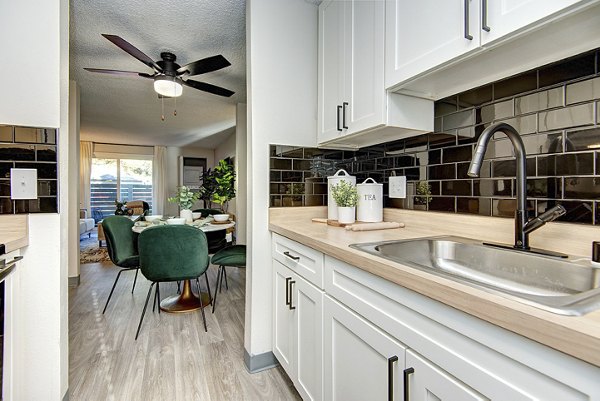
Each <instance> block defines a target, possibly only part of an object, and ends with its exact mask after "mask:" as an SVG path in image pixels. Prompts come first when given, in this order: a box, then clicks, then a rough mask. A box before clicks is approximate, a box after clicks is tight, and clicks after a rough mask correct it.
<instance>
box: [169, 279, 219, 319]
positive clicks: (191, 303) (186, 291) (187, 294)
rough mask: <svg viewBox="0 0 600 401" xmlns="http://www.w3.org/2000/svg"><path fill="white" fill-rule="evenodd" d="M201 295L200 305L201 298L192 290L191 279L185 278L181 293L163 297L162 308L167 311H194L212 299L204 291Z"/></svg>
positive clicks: (208, 303) (206, 304)
mask: <svg viewBox="0 0 600 401" xmlns="http://www.w3.org/2000/svg"><path fill="white" fill-rule="evenodd" d="M200 296H201V297H202V306H200V298H199V297H198V296H197V295H196V294H194V292H193V291H192V284H191V281H190V280H185V281H184V282H183V289H182V290H181V294H179V295H173V296H172V297H168V298H165V299H163V300H162V301H161V302H160V310H162V311H165V312H167V313H185V312H193V311H196V310H198V309H200V308H201V307H206V306H208V305H210V303H211V299H210V294H209V293H207V292H202V293H201V294H200Z"/></svg>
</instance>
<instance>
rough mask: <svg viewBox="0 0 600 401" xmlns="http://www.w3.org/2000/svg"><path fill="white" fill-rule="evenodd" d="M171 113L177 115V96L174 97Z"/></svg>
mask: <svg viewBox="0 0 600 401" xmlns="http://www.w3.org/2000/svg"><path fill="white" fill-rule="evenodd" d="M173 115H174V116H176V115H177V98H175V108H174V109H173Z"/></svg>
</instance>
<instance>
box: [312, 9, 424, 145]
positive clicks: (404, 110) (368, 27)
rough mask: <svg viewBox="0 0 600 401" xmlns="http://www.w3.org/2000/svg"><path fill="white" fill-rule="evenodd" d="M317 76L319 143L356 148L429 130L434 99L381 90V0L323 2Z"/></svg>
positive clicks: (382, 74) (383, 60)
mask: <svg viewBox="0 0 600 401" xmlns="http://www.w3.org/2000/svg"><path fill="white" fill-rule="evenodd" d="M318 75H319V82H318V86H319V96H318V103H319V105H318V110H319V111H318V127H319V132H318V142H319V145H329V146H335V145H338V146H341V147H351V148H356V147H360V146H368V145H372V144H375V143H381V142H385V141H388V140H392V139H398V138H399V137H406V136H411V135H418V134H420V133H422V132H427V131H431V130H432V129H433V122H432V121H433V103H432V102H430V101H423V99H418V98H414V97H411V96H406V95H399V94H389V93H387V92H386V90H385V2H384V1H361V0H351V1H332V0H330V1H324V2H323V3H321V5H320V6H319V66H318ZM384 128H391V130H387V131H386V132H381V130H382V129H384ZM375 130H377V131H378V132H377V134H375V135H373V131H375Z"/></svg>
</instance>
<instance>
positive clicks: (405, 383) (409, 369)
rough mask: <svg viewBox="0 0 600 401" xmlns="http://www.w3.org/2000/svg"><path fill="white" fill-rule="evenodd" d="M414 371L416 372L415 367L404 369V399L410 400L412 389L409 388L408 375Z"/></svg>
mask: <svg viewBox="0 0 600 401" xmlns="http://www.w3.org/2000/svg"><path fill="white" fill-rule="evenodd" d="M413 373H415V368H406V369H404V401H409V397H410V391H409V389H408V379H409V377H408V376H410V375H411V374H413Z"/></svg>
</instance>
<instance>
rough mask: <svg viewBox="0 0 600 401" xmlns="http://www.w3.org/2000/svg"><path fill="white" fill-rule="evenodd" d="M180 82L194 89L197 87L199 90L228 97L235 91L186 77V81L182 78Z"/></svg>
mask: <svg viewBox="0 0 600 401" xmlns="http://www.w3.org/2000/svg"><path fill="white" fill-rule="evenodd" d="M182 82H183V83H184V84H185V85H187V86H189V87H192V88H194V89H199V90H201V91H204V92H208V93H212V94H215V95H219V96H225V97H230V96H231V95H233V94H234V93H235V92H232V91H230V90H229V89H225V88H221V87H220V86H215V85H211V84H207V83H206V82H198V81H193V80H191V79H188V80H187V81H183V80H182Z"/></svg>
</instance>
